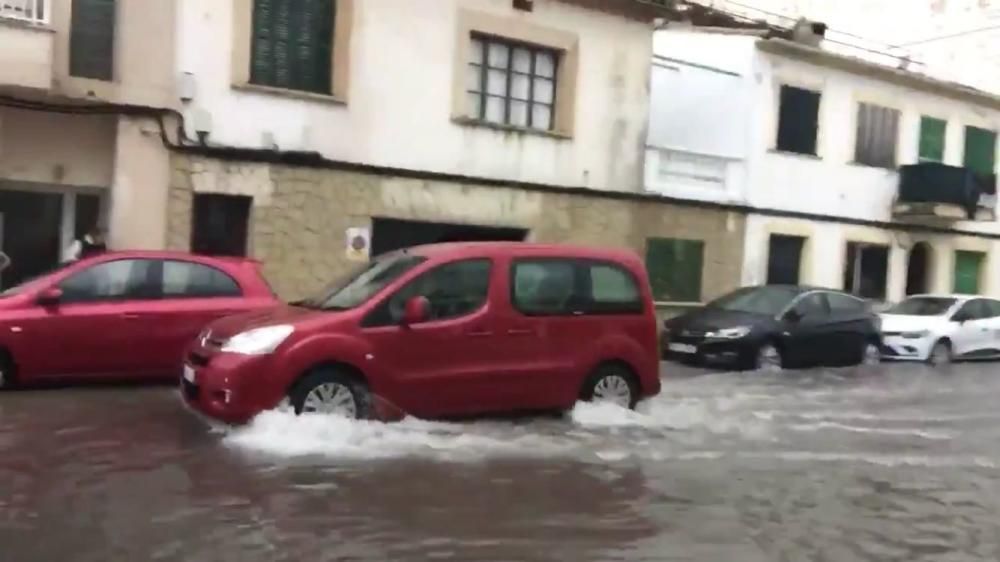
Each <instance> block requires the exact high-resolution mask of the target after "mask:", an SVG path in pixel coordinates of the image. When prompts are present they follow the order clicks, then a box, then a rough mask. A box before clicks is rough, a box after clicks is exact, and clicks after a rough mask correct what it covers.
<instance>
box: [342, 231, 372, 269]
mask: <svg viewBox="0 0 1000 562" xmlns="http://www.w3.org/2000/svg"><path fill="white" fill-rule="evenodd" d="M346 240H347V247H346V255H347V259H349V260H351V261H368V256H369V251H370V249H371V240H372V236H371V231H370V230H369V229H367V228H363V227H354V228H348V229H347V238H346Z"/></svg>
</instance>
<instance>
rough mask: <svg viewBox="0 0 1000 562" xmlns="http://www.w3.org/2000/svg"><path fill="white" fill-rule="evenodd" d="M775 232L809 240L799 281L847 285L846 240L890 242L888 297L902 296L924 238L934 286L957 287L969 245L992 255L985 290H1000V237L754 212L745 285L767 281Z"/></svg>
mask: <svg viewBox="0 0 1000 562" xmlns="http://www.w3.org/2000/svg"><path fill="white" fill-rule="evenodd" d="M771 234H784V235H791V236H802V237H804V238H806V239H807V241H806V244H805V247H804V248H803V253H802V260H801V263H800V282H802V283H805V284H811V285H818V286H822V287H832V288H843V283H844V281H843V279H844V277H843V276H844V259H845V253H846V251H847V249H846V248H847V243H848V242H863V243H869V244H879V245H884V246H888V247H889V269H888V278H887V280H886V285H887V287H886V293H887V300H888V301H899V300H900V299H902V298H903V296H904V293H905V290H906V274H907V260H908V259H909V252H910V250H911V249H912V248H913V245H914V244H915V243H918V242H925V243H927V244H928V245H929V246H930V248H931V259H930V264H929V268H930V275H929V277H930V278H929V279H928V281H929V283H928V290H929V291H932V292H940V293H950V292H952V288H953V284H954V270H955V267H954V265H955V262H954V260H955V252H956V251H957V250H966V251H975V252H983V253H985V254H987V258H986V262H985V263H984V264H983V270H982V278H981V286H980V291H981V292H982V293H983V294H987V295H996V294H1000V263H998V256H1000V242H997V241H993V240H985V239H982V238H974V237H968V236H953V235H941V234H921V233H901V232H892V231H887V230H884V229H880V228H869V227H861V226H849V225H843V224H837V223H825V222H811V221H804V220H799V219H788V218H778V217H769V216H762V215H755V214H752V215H749V216H747V219H746V237H745V244H746V249H745V253H744V269H743V278H742V282H743V283H744V284H747V285H754V284H759V283H764V282H765V281H766V278H767V262H768V241H769V238H770V235H771Z"/></svg>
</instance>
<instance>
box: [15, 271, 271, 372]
mask: <svg viewBox="0 0 1000 562" xmlns="http://www.w3.org/2000/svg"><path fill="white" fill-rule="evenodd" d="M277 304H278V301H277V299H276V298H275V296H274V294H273V292H272V291H271V289H270V287H269V286H268V285H267V283H266V282H265V281H264V279H263V277H262V276H261V274H260V271H259V269H258V264H257V263H255V262H253V261H249V260H244V259H229V258H208V257H200V256H193V255H188V254H181V253H170V252H113V253H107V254H103V255H100V256H97V257H92V258H88V259H84V260H80V261H78V262H74V263H71V264H68V265H65V266H63V267H61V268H59V269H57V270H56V271H54V272H52V273H49V274H48V275H44V276H42V277H39V278H36V279H33V280H31V281H28V282H26V283H24V284H21V285H18V286H16V287H13V288H11V289H7V290H6V291H4V292H2V293H0V387H2V386H7V385H12V384H14V383H19V384H31V383H37V382H44V381H49V380H54V379H66V378H74V379H75V378H95V379H118V378H122V379H125V378H129V379H131V378H143V379H149V378H152V379H155V378H164V379H165V380H176V379H175V377H176V376H177V365H178V363H179V362H180V361H181V359H182V358H183V357H184V351H185V348H186V347H187V346H188V344H190V343H191V341H192V340H194V338H195V336H197V335H198V333H199V332H200V331H201V329H202V328H204V327H205V325H206V324H208V323H209V322H211V321H212V320H216V319H218V318H220V317H222V316H226V315H229V314H238V313H242V312H247V311H250V310H263V309H270V308H273V307H275V306H276V305H277Z"/></svg>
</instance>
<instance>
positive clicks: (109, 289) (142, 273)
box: [59, 260, 158, 303]
mask: <svg viewBox="0 0 1000 562" xmlns="http://www.w3.org/2000/svg"><path fill="white" fill-rule="evenodd" d="M152 266H153V262H151V261H148V260H118V261H112V262H106V263H102V264H98V265H95V266H93V267H89V268H87V269H85V270H83V271H81V272H79V273H77V274H75V275H73V276H71V277H69V278H68V279H66V280H64V281H63V282H62V283H60V284H59V289H60V290H62V292H63V297H62V300H63V302H66V303H74V302H95V301H113V300H132V299H143V298H154V297H155V294H156V292H157V289H158V286H157V283H156V282H155V281H154V280H152V279H151V273H152V271H153V269H154V268H153V267H152Z"/></svg>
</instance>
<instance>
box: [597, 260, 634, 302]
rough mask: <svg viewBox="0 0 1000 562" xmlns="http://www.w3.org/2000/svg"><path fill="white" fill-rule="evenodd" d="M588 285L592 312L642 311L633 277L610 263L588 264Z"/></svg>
mask: <svg viewBox="0 0 1000 562" xmlns="http://www.w3.org/2000/svg"><path fill="white" fill-rule="evenodd" d="M590 286H591V295H592V297H593V310H592V312H593V313H601V312H604V313H608V314H614V313H638V312H642V297H641V295H640V294H639V286H638V285H637V284H636V282H635V277H634V276H633V275H632V274H631V273H629V272H628V271H626V270H624V269H622V268H621V267H618V266H616V265H611V264H591V265H590Z"/></svg>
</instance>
